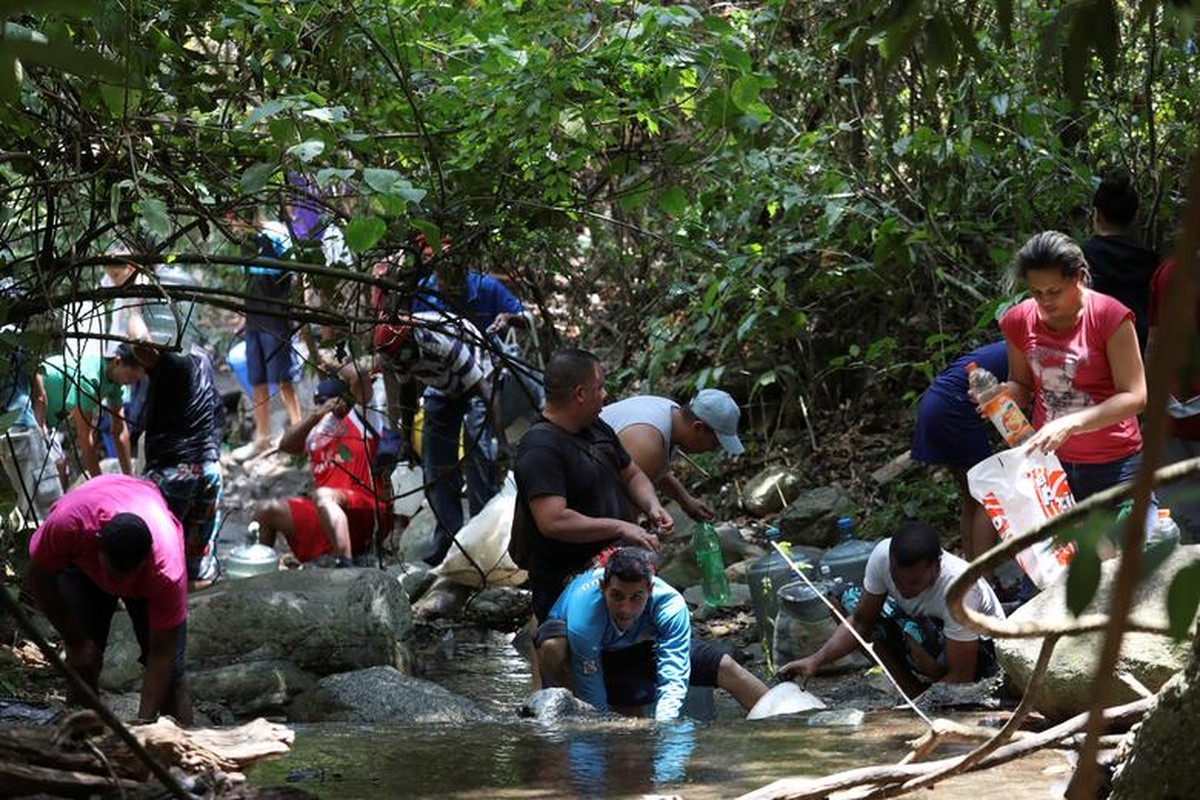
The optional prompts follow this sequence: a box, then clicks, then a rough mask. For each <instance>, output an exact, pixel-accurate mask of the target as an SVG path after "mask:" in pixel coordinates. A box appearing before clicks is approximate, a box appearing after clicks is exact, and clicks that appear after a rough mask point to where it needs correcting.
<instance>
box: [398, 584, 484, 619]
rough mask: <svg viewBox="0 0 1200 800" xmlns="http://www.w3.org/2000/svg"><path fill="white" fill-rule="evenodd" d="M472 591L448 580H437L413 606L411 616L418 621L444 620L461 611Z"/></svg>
mask: <svg viewBox="0 0 1200 800" xmlns="http://www.w3.org/2000/svg"><path fill="white" fill-rule="evenodd" d="M472 591H474V590H473V589H471V588H470V587H469V586H463V585H461V584H457V583H455V582H454V581H451V580H449V579H448V578H438V579H436V580H435V581H434V582H433V585H431V586H430V587H429V589H427V590H426V591H425V593H424V594H423V595H421V599H420V600H418V601H417V602H416V603H414V604H413V616H414V617H416V618H417V619H418V620H432V619H444V618H446V617H453V616H455V615H457V614H458V612H460V611H462V609H463V606H465V605H466V604H467V598H469V597H470V596H471V592H472Z"/></svg>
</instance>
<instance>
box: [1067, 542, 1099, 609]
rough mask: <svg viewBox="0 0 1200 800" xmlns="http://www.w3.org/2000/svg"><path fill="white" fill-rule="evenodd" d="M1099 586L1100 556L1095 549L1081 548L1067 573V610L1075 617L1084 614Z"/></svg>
mask: <svg viewBox="0 0 1200 800" xmlns="http://www.w3.org/2000/svg"><path fill="white" fill-rule="evenodd" d="M1099 586H1100V556H1099V555H1097V554H1096V550H1095V549H1094V548H1091V547H1080V548H1079V552H1078V553H1076V554H1075V557H1074V558H1073V559H1071V566H1070V571H1069V572H1068V573H1067V608H1068V609H1070V611H1071V613H1072V614H1074V615H1075V616H1079V615H1080V614H1082V613H1083V611H1084V609H1086V608H1087V607H1088V604H1089V603H1091V602H1092V598H1094V597H1095V596H1096V589H1097V588H1098V587H1099Z"/></svg>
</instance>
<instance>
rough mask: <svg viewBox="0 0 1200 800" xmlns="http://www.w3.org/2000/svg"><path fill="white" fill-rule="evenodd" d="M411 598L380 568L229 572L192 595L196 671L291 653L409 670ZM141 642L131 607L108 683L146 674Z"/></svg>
mask: <svg viewBox="0 0 1200 800" xmlns="http://www.w3.org/2000/svg"><path fill="white" fill-rule="evenodd" d="M411 631H412V613H411V610H410V609H409V605H408V598H407V597H406V596H405V593H404V590H403V589H402V588H401V586H400V584H399V583H398V582H397V581H396V580H395V579H394V578H392V577H390V576H388V575H386V574H385V573H383V572H381V571H379V570H373V569H304V570H288V571H283V572H277V573H272V574H270V575H259V576H257V577H254V578H244V579H242V580H226V581H222V582H220V583H218V584H217V585H216V586H214V587H212V588H211V589H206V590H204V591H202V592H198V593H196V594H194V595H192V596H191V597H189V598H188V638H187V665H188V670H189V672H194V671H196V670H200V669H208V668H214V667H225V666H229V665H231V664H237V663H242V662H251V661H280V660H284V661H290V662H292V663H293V664H295V665H296V666H297V667H298V668H300V669H301V670H304V671H306V672H311V673H315V674H317V675H326V674H329V673H331V672H344V671H347V670H353V669H361V668H363V667H371V666H377V665H388V666H395V667H399V668H401V669H405V670H407V669H408V667H409V664H410V661H411V656H410V655H409V651H408V644H407V639H408V637H409V635H410V633H411ZM138 654H139V649H138V645H137V642H136V640H135V639H134V636H133V629H132V626H131V625H130V624H129V621H128V618H127V617H126V615H124V614H119V615H117V616H115V617H114V619H113V627H112V631H111V633H110V634H109V644H108V648H107V650H106V651H105V658H104V662H105V663H104V674H103V675H102V676H101V682H102V684H103V685H104V686H105V687H106V688H110V689H123V688H127V687H128V686H129V685H131V684H132V683H134V682H136V681H137V680H139V679H140V676H141V673H142V670H141V666H140V665H139V664H138V663H137V658H138Z"/></svg>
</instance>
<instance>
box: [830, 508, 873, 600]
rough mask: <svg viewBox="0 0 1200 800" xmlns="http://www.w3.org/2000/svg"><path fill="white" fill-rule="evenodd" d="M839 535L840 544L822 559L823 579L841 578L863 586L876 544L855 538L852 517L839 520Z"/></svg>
mask: <svg viewBox="0 0 1200 800" xmlns="http://www.w3.org/2000/svg"><path fill="white" fill-rule="evenodd" d="M838 533H839V536H838V543H837V544H836V545H834V546H833V547H831V548H829V550H827V551H826V552H825V555H823V556H822V557H821V564H820V567H821V578H822V580H827V581H836V580H837V579H839V578H840V579H841V580H843V581H845V582H846V583H848V584H851V585H853V586H862V582H863V576H864V575H866V574H867V560H868V559H870V557H871V552H872V551H873V550H874V549H875V544H874V542H864V541H863V540H861V539H857V538H855V536H854V523H853V521H852V520H851V519H850V517H842V518H841V519H839V520H838Z"/></svg>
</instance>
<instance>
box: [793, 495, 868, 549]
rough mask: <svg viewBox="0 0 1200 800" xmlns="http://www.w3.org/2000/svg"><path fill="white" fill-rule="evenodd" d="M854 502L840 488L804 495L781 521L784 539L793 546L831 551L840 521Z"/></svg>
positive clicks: (797, 498) (800, 496)
mask: <svg viewBox="0 0 1200 800" xmlns="http://www.w3.org/2000/svg"><path fill="white" fill-rule="evenodd" d="M853 506H854V501H853V500H852V499H851V498H850V495H848V494H846V492H845V490H843V489H842V488H841V487H840V486H822V487H820V488H817V489H810V490H808V491H806V492H801V493H800V494H799V495H798V496H797V497H796V499H795V500H793V501H792V503H791V504H790V505H788V507H787V508H786V509H784V512H783V513H782V514H781V515H780V517H779V529H780V531H782V533H783V538H784V539H787V540H788V541H789V542H791V543H792V544H800V545H812V546H815V547H832V546H833V545H835V544H837V542H838V530H837V519H838V517H840V516H842V515H843V514H844V513H845V512H847V511H848V510H850V509H851V508H853Z"/></svg>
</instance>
